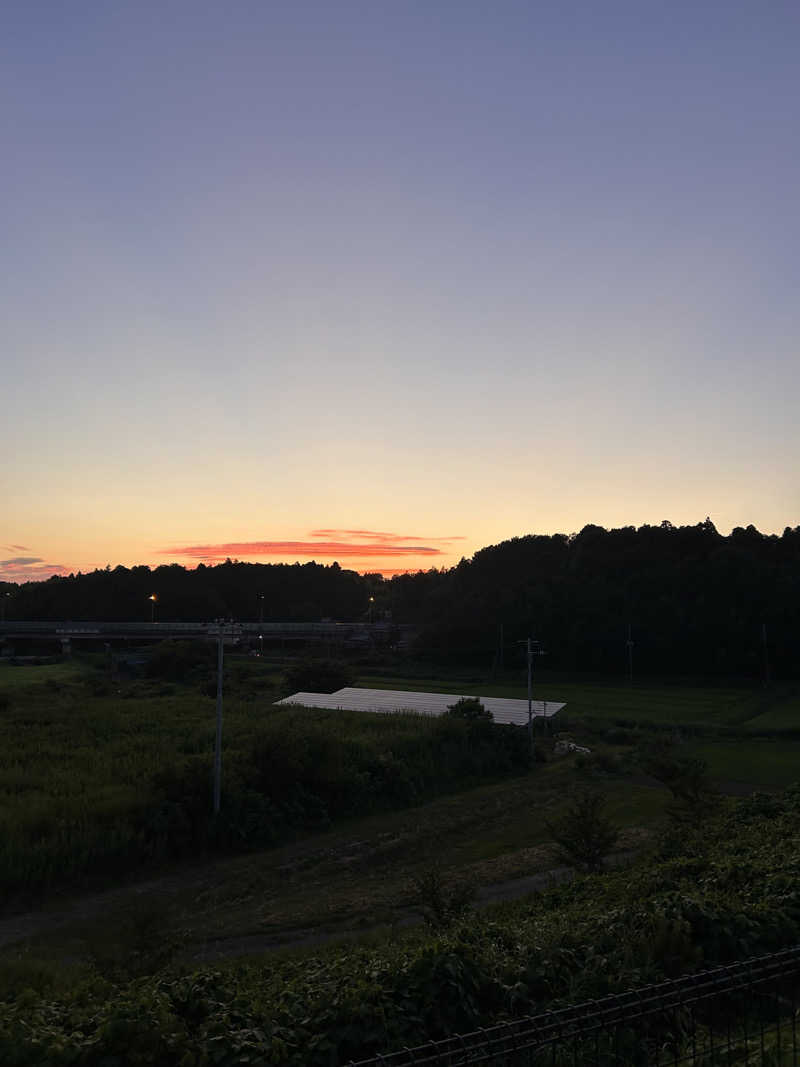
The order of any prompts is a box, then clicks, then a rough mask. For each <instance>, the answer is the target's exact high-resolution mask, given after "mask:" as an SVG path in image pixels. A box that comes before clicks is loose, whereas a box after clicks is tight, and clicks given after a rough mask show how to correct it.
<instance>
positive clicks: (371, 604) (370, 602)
mask: <svg viewBox="0 0 800 1067" xmlns="http://www.w3.org/2000/svg"><path fill="white" fill-rule="evenodd" d="M374 604H375V597H374V596H371V597H370V598H369V624H370V626H372V608H373V606H374Z"/></svg>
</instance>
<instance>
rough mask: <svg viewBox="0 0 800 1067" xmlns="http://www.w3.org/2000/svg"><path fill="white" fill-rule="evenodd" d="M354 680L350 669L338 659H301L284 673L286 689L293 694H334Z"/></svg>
mask: <svg viewBox="0 0 800 1067" xmlns="http://www.w3.org/2000/svg"><path fill="white" fill-rule="evenodd" d="M354 680H355V674H354V672H353V669H352V667H351V666H350V664H349V663H346V662H345V661H344V660H340V659H313V658H309V659H302V660H299V661H298V662H297V663H293V664H292V666H291V667H289V669H288V670H287V671H286V688H287V689H289V690H290V691H291V692H295V693H297V692H304V693H335V692H336V690H337V689H343V688H344V687H345V686H348V685H352V684H353V681H354Z"/></svg>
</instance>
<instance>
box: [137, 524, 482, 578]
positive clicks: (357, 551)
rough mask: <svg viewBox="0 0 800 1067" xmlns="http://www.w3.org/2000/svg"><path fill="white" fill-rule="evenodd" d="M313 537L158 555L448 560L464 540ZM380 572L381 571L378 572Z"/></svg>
mask: <svg viewBox="0 0 800 1067" xmlns="http://www.w3.org/2000/svg"><path fill="white" fill-rule="evenodd" d="M309 536H310V537H311V538H314V540H308V541H228V542H225V543H222V544H215V545H179V546H173V547H172V548H162V549H159V553H158V554H159V555H162V556H187V557H189V558H190V559H197V560H203V561H204V562H207V563H209V562H217V561H219V560H223V559H227V558H236V559H241V558H246V557H250V556H290V557H292V556H293V557H294V558H295V559H296V558H298V557H302V558H304V559H316V558H318V557H325V558H329V559H340V558H341V559H357V560H367V559H374V558H391V557H393V556H394V557H398V556H399V557H403V556H425V557H432V556H444V555H446V553H447V548H448V546H449V544H450V543H451V542H452V541H460V540H463V538H462V537H425V538H422V537H412V536H411V535H404V534H394V533H386V532H383V531H377V530H313V531H312V532H311V533H310V535H309ZM317 539H318V540H317ZM422 542H427V543H422ZM378 569H380V568H375V570H378ZM390 569H391V568H390ZM395 569H396V570H398V571H399V570H400V568H395ZM402 569H403V570H406V569H408V568H402Z"/></svg>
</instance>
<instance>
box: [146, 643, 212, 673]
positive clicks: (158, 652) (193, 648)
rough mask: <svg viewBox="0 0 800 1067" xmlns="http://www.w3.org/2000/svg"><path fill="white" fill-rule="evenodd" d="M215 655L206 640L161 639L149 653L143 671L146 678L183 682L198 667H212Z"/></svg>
mask: <svg viewBox="0 0 800 1067" xmlns="http://www.w3.org/2000/svg"><path fill="white" fill-rule="evenodd" d="M215 656H216V653H215V649H214V646H213V645H212V644H211V643H210V642H208V641H162V642H161V644H160V645H156V647H155V648H154V649H153V651H152V652H151V653H150V657H149V659H148V661H147V666H146V668H145V673H146V674H147V676H148V678H161V679H163V680H164V681H168V682H185V681H186V680H187V678H190V677H191V676H192V674H194V673H195V672H197V671H198V670H199V669H201V668H202V669H203V670H208V668H209V667H213V665H214V663H215V662H216V661H215Z"/></svg>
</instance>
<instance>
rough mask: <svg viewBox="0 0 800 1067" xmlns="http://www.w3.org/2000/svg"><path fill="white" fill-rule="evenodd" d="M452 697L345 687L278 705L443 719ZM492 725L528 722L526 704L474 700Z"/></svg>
mask: <svg viewBox="0 0 800 1067" xmlns="http://www.w3.org/2000/svg"><path fill="white" fill-rule="evenodd" d="M460 699H461V697H460V696H459V695H457V694H455V693H411V692H407V691H406V690H404V689H357V688H355V687H353V686H347V687H346V688H344V689H338V690H337V691H336V692H335V693H294V694H293V695H292V696H290V697H284V698H283V700H279V701H277V703H278V704H298V705H300V706H302V707H304V708H330V709H332V710H335V711H372V712H378V713H381V714H384V715H391V714H395V713H397V712H401V711H412V712H415V713H416V714H418V715H443V714H444V713H445V712H446V711H447V709H448V708H449V707H450V706H451V705H453V704H455V703H456V701H458V700H460ZM478 700H480V702H481V704H483V706H484V707H485V708H486V710H487V711H491V713H492V715H493V716H494V721H495V722H499V723H504V724H511V725H514V726H523V725H526V724H527V722H528V701H527V700H511V699H509V698H508V697H478ZM563 707H564V704H563V703H559V702H557V701H550V700H548V701H542V700H534V701H533V703H532V707H531V710H532V712H533V714H534V716H536V717H542V716H543V717H545V718H548V719H549V718H551V717H552V716H553V715H555V714H556V712H558V711H560V710H561V709H562V708H563Z"/></svg>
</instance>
